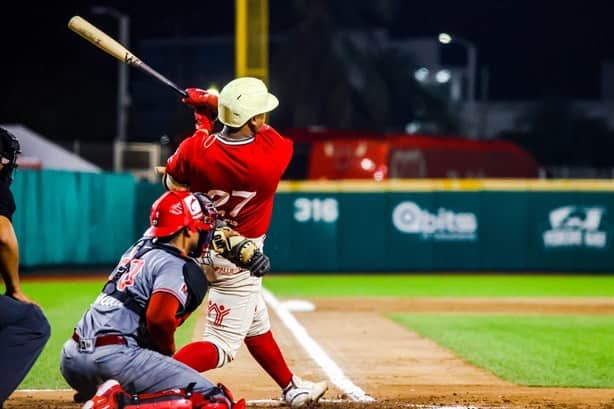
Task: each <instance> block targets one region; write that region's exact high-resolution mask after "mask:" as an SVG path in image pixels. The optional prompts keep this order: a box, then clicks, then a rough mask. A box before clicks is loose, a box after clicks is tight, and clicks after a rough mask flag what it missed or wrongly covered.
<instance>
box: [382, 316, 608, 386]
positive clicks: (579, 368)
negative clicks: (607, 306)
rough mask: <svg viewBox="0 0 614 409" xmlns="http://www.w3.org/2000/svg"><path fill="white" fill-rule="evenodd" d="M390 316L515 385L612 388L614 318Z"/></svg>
mask: <svg viewBox="0 0 614 409" xmlns="http://www.w3.org/2000/svg"><path fill="white" fill-rule="evenodd" d="M391 318H392V319H394V320H395V321H396V322H398V323H400V324H401V325H404V326H406V327H407V328H408V329H411V330H414V331H416V332H417V333H419V334H421V335H422V336H425V337H428V338H431V339H433V340H435V341H436V342H437V343H439V344H440V345H442V346H444V347H446V348H448V349H450V350H451V351H454V352H455V353H456V354H457V355H458V356H460V357H463V358H464V359H466V360H467V361H469V362H472V363H474V364H475V365H477V366H480V367H482V368H485V369H487V370H489V371H491V372H493V373H494V374H496V375H498V376H499V377H501V378H503V379H505V380H508V381H511V382H514V383H516V384H520V385H529V386H562V387H565V386H569V387H572V386H573V387H603V388H611V387H614V365H613V363H614V349H613V348H612V346H613V345H614V317H613V316H580V315H574V316H502V315H481V314H472V315H470V314H463V315H457V314H451V315H447V314H446V315H441V314H393V315H391Z"/></svg>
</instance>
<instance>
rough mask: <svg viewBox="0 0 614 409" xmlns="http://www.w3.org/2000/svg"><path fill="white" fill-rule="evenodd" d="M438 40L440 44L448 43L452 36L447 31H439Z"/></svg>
mask: <svg viewBox="0 0 614 409" xmlns="http://www.w3.org/2000/svg"><path fill="white" fill-rule="evenodd" d="M439 42H440V43H441V44H450V43H451V42H452V36H451V35H450V34H448V33H439Z"/></svg>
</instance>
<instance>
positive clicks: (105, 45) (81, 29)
mask: <svg viewBox="0 0 614 409" xmlns="http://www.w3.org/2000/svg"><path fill="white" fill-rule="evenodd" d="M68 28H70V29H71V30H72V31H74V32H75V33H77V34H79V35H80V36H81V37H83V38H85V39H86V40H87V41H89V42H90V43H92V44H94V45H95V46H96V47H98V48H100V49H101V50H102V51H104V52H105V53H107V54H110V55H112V56H113V57H115V58H117V59H118V60H120V61H121V62H123V63H126V64H128V65H130V66H132V67H135V68H138V69H139V70H141V71H143V72H145V73H146V74H148V75H151V76H152V77H154V78H155V79H157V80H158V81H161V82H162V83H163V84H165V85H167V86H169V87H170V88H172V89H173V90H174V91H175V92H177V93H178V94H179V95H181V96H182V97H187V96H188V94H187V93H186V92H185V91H184V90H182V89H181V88H179V87H178V86H177V85H176V84H174V83H173V82H172V81H170V80H169V79H168V78H166V77H165V76H164V75H162V74H160V73H159V72H158V71H156V70H154V69H153V68H151V67H150V66H149V65H147V64H145V63H144V62H143V61H141V60H140V59H139V58H138V57H137V56H136V55H134V54H132V53H131V52H130V51H129V50H127V49H126V47H124V46H123V45H121V44H120V43H118V42H117V41H115V40H114V39H113V38H111V37H109V36H108V35H107V34H105V33H104V32H103V31H102V30H100V29H99V28H98V27H96V26H94V25H93V24H91V23H90V22H88V21H87V20H85V19H84V18H83V17H80V16H73V17H72V18H71V19H70V20H69V21H68Z"/></svg>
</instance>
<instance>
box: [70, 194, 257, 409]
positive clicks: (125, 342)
mask: <svg viewBox="0 0 614 409" xmlns="http://www.w3.org/2000/svg"><path fill="white" fill-rule="evenodd" d="M216 219H217V212H216V210H215V208H214V206H213V203H212V202H211V200H210V199H209V198H208V197H207V196H205V195H203V194H201V193H190V192H185V191H184V192H166V193H165V194H163V195H162V196H161V197H159V198H158V200H156V201H155V202H154V204H153V205H152V208H151V212H150V227H149V229H148V230H147V231H146V232H145V235H144V237H143V238H141V239H140V240H139V241H137V242H136V243H135V244H134V245H133V246H132V247H131V248H129V249H128V250H127V251H126V252H125V253H124V254H123V256H122V258H121V261H120V262H119V264H118V265H117V266H116V267H115V269H114V270H113V272H112V273H111V275H110V276H109V279H108V281H107V283H106V284H105V286H104V287H103V289H102V292H101V294H100V295H99V296H98V298H97V299H96V300H95V301H94V303H93V304H92V305H91V306H90V308H89V309H88V310H87V311H86V312H85V313H84V314H83V316H82V318H81V320H80V321H79V322H78V323H77V325H76V327H75V330H74V333H73V335H72V337H71V338H70V339H69V340H68V341H66V342H65V344H64V347H63V350H62V353H61V372H62V375H63V376H64V378H65V379H66V381H67V382H68V384H69V385H70V386H71V387H73V388H74V389H75V390H76V391H77V394H76V395H75V400H76V401H81V402H83V401H85V400H86V399H89V400H88V401H87V402H86V404H85V405H84V408H87V409H111V408H130V407H134V408H137V407H138V408H151V409H154V408H186V409H188V408H201V409H231V408H233V409H242V408H244V407H245V402H244V400H240V401H238V402H235V401H234V399H233V397H232V394H231V393H230V391H229V390H228V389H227V388H225V387H224V386H223V385H221V384H218V385H214V384H213V383H211V382H210V381H209V380H207V379H206V378H204V377H203V376H202V375H200V374H199V373H198V372H196V371H195V370H194V369H192V368H190V367H188V366H187V365H185V364H182V363H181V362H178V361H176V360H175V359H173V358H172V355H173V353H174V352H175V341H174V333H175V330H176V328H177V327H178V326H179V325H181V324H182V323H183V322H184V321H185V320H186V319H187V318H188V317H189V316H190V314H191V313H192V312H193V311H195V310H196V309H197V307H198V306H199V305H200V304H201V302H202V300H203V298H204V297H205V294H206V292H207V289H208V283H207V280H206V278H205V276H204V274H203V272H202V270H201V268H200V267H199V266H198V265H197V263H196V262H195V261H194V258H196V257H201V256H202V255H203V254H205V253H206V251H207V250H208V248H209V245H210V242H211V239H212V237H213V235H214V231H215V225H216ZM227 233H228V235H229V237H230V236H232V237H233V238H234V239H235V240H236V239H238V240H237V241H236V243H239V244H240V245H239V248H238V249H235V248H233V246H230V247H229V248H228V254H229V256H232V255H234V254H237V255H238V256H237V257H238V259H237V262H238V263H245V265H246V266H252V263H253V268H255V269H256V270H259V269H265V270H266V268H267V265H268V258H267V257H266V256H264V255H263V254H262V253H261V252H260V251H256V250H254V251H250V249H255V245H254V244H253V243H250V242H249V241H246V240H245V239H243V238H242V237H240V236H238V235H236V234H235V233H233V232H232V231H228V232H227ZM218 239H219V238H218ZM235 240H233V243H235ZM236 243H235V244H236ZM248 252H249V253H250V255H249V256H247V253H248ZM97 388H98V390H97Z"/></svg>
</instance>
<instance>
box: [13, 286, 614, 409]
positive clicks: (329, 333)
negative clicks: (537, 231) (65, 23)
mask: <svg viewBox="0 0 614 409" xmlns="http://www.w3.org/2000/svg"><path fill="white" fill-rule="evenodd" d="M310 301H312V302H313V303H314V304H315V305H316V311H314V312H300V313H294V315H295V317H296V318H297V319H298V321H299V322H300V323H301V324H302V325H303V326H304V327H305V329H306V330H307V332H308V333H309V335H310V336H311V337H312V338H313V339H315V340H316V341H317V342H318V343H319V345H320V346H321V347H322V349H323V350H324V351H326V352H327V354H328V355H329V356H330V357H331V358H332V359H333V360H334V361H335V362H336V364H337V365H338V366H339V367H340V368H341V369H342V370H343V372H344V374H345V375H346V376H347V377H348V378H349V379H351V381H352V382H353V383H354V384H355V385H356V386H358V387H359V388H361V389H362V390H363V391H364V392H365V393H366V394H367V395H368V396H370V397H372V398H374V399H375V402H371V403H357V402H350V401H349V400H348V397H347V396H345V395H344V394H343V392H342V391H341V390H340V389H338V388H337V387H336V386H334V385H331V388H330V389H329V391H328V392H327V394H326V395H325V399H326V400H325V401H324V402H322V403H321V404H320V405H319V406H320V407H321V408H335V409H342V408H357V409H358V408H384V409H387V408H390V409H392V408H395V409H396V408H426V407H429V408H430V407H454V408H458V409H460V408H468V407H471V408H514V409H516V408H569V409H571V408H578V409H580V408H582V409H593V408H614V389H588V388H582V389H580V388H539V387H522V386H518V385H514V384H511V383H509V382H506V381H503V380H501V379H499V378H497V377H496V376H494V375H493V374H491V373H490V372H487V371H485V370H483V369H480V368H477V367H475V366H472V365H470V364H468V363H467V362H465V361H463V360H462V359H460V358H458V357H457V356H455V355H454V354H452V353H451V352H450V351H448V350H446V349H444V348H441V347H439V346H438V345H437V344H435V343H434V342H432V341H430V340H428V339H425V338H422V337H420V336H419V335H417V334H415V333H412V332H409V331H407V330H406V329H405V328H403V327H401V326H400V325H397V324H395V323H394V322H392V321H390V320H388V319H386V318H385V317H383V313H387V312H401V313H402V312H439V313H447V312H482V313H484V312H493V313H506V314H508V313H522V314H531V313H535V314H538V313H539V314H614V300H613V299H610V298H548V299H546V298H515V299H510V298H493V299H488V298H463V299H455V298H387V299H381V298H372V299H369V298H348V297H344V298H314V299H311V300H310ZM271 318H272V325H273V328H274V331H275V333H276V337H277V340H278V342H279V344H280V345H281V347H282V350H283V351H284V353H285V355H286V357H287V358H288V361H289V364H290V366H291V368H293V369H294V370H295V372H296V373H297V374H298V375H300V376H302V377H304V378H307V379H323V378H325V377H326V376H325V375H324V373H323V371H322V370H321V369H320V368H319V367H318V366H317V365H316V364H315V363H314V362H313V360H312V359H311V358H310V357H309V356H308V354H307V353H306V351H305V350H304V349H303V348H302V347H301V346H300V344H299V343H298V342H297V341H296V339H295V338H294V336H293V335H292V334H291V333H290V332H289V331H288V330H287V329H286V328H285V327H284V325H283V323H282V322H281V321H280V320H279V319H278V318H277V317H276V316H275V314H274V313H272V314H271ZM199 322H202V320H199ZM197 327H199V324H198V323H197ZM196 337H198V334H196ZM206 376H207V377H208V378H209V379H211V380H213V381H216V382H217V381H219V382H223V383H225V384H227V385H229V386H231V388H232V389H233V391H234V392H235V395H237V396H241V397H245V398H246V399H248V400H250V401H252V402H251V403H250V405H249V406H250V407H252V408H258V407H270V406H271V405H273V406H278V405H279V402H278V400H279V389H278V388H277V386H276V385H274V384H273V381H272V380H271V379H270V378H269V377H268V375H266V373H265V372H264V371H263V370H262V369H261V368H260V367H258V366H257V364H255V363H254V361H253V359H252V358H251V357H250V356H249V353H248V352H247V350H246V349H245V348H243V349H242V350H241V351H240V352H239V355H238V356H237V359H236V360H235V361H233V362H232V363H231V364H230V365H228V366H227V367H225V368H222V369H217V370H214V371H211V372H209V373H207V374H206ZM71 397H72V393H71V392H69V391H60V392H25V391H18V392H16V393H15V394H13V396H12V397H11V399H9V400H8V401H7V402H6V404H5V408H78V407H79V405H77V404H74V403H72V402H71Z"/></svg>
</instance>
